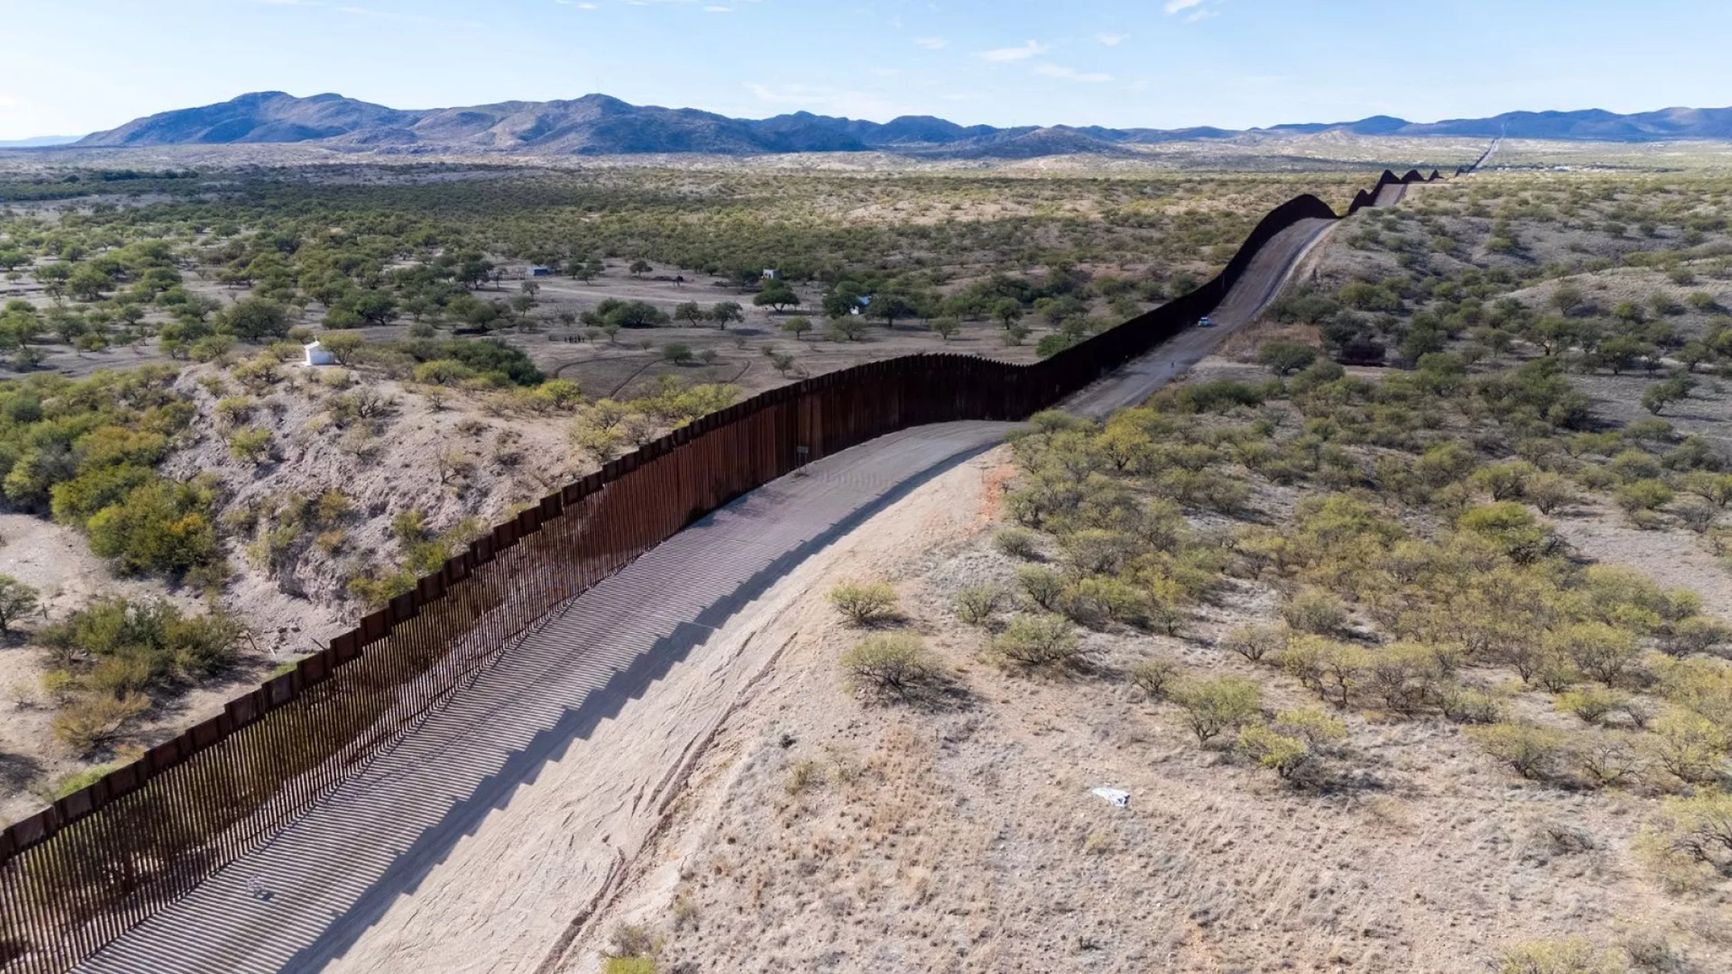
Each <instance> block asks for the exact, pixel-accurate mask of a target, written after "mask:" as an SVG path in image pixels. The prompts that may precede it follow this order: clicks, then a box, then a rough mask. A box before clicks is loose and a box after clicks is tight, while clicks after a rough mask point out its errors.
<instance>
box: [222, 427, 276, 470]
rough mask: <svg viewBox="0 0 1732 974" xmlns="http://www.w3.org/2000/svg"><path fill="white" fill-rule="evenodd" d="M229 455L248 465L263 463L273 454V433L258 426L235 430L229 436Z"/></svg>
mask: <svg viewBox="0 0 1732 974" xmlns="http://www.w3.org/2000/svg"><path fill="white" fill-rule="evenodd" d="M229 453H230V455H232V456H233V457H234V458H235V459H236V460H241V461H244V462H246V463H253V464H257V463H260V462H263V461H264V460H265V459H266V458H268V457H269V456H270V454H271V431H270V430H268V429H265V428H263V427H257V426H253V427H248V428H246V429H238V430H235V431H234V432H232V433H230V434H229Z"/></svg>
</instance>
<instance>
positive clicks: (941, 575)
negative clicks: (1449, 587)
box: [559, 458, 1719, 974]
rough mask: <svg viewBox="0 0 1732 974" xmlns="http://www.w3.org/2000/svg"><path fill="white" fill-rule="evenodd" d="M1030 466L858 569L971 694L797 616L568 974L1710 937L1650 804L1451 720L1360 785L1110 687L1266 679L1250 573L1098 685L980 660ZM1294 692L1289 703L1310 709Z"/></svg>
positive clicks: (1438, 950)
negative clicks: (1577, 786) (922, 690)
mask: <svg viewBox="0 0 1732 974" xmlns="http://www.w3.org/2000/svg"><path fill="white" fill-rule="evenodd" d="M989 459H990V458H989ZM1006 478H1007V471H1006V470H1003V469H1001V470H1000V471H999V472H998V473H997V474H996V475H988V476H986V477H983V478H980V479H978V480H971V481H968V482H959V483H956V484H954V485H953V486H954V487H955V488H957V490H956V491H955V492H953V493H952V494H950V495H949V496H948V497H947V498H946V501H947V504H948V507H949V515H948V516H949V517H950V518H951V519H952V523H953V524H954V525H955V526H956V528H955V529H954V530H950V531H931V532H929V533H928V534H927V535H926V536H925V537H924V538H923V544H922V545H921V546H920V547H919V548H917V549H913V550H903V551H898V552H895V553H894V554H893V555H891V556H890V557H887V558H886V557H880V558H876V559H873V558H870V557H867V555H866V553H865V552H862V553H861V554H860V555H859V556H858V557H857V559H856V561H855V562H854V563H853V564H852V565H850V566H849V569H850V571H849V572H847V573H846V574H853V575H858V574H860V573H863V572H870V573H875V574H877V575H879V576H880V577H887V578H895V579H900V580H901V581H900V582H899V584H898V587H899V589H900V590H901V592H902V595H903V604H904V606H905V607H906V609H907V614H908V616H909V620H908V623H907V624H908V626H909V628H912V629H913V630H915V631H917V632H920V633H921V634H923V635H924V636H926V638H927V640H928V644H929V645H930V646H932V647H933V648H934V649H935V650H936V651H937V652H939V653H940V654H941V656H942V658H943V659H944V661H945V663H946V664H947V665H948V667H949V668H950V672H951V674H952V676H953V678H954V680H955V681H956V682H957V683H958V684H959V687H960V689H958V690H956V691H955V692H954V693H953V694H952V695H951V696H952V697H953V699H954V701H955V702H954V703H953V705H951V706H946V707H942V708H935V709H921V708H910V707H898V706H886V705H883V704H879V703H874V702H872V701H870V700H862V699H858V698H855V697H854V696H852V695H851V694H849V693H848V692H847V691H846V690H845V689H844V688H843V687H842V686H841V684H840V680H839V674H838V671H837V667H836V660H837V657H838V656H839V654H840V653H841V652H842V651H843V650H844V649H845V648H846V647H847V646H849V645H851V644H852V643H853V642H855V641H856V640H858V639H859V635H860V634H859V633H858V632H857V631H854V630H851V629H848V628H847V627H845V626H843V625H842V624H841V623H840V622H839V621H838V620H837V618H836V617H835V614H834V613H833V612H831V611H828V610H827V609H826V608H824V607H822V606H812V605H808V606H806V607H805V608H804V609H802V610H800V611H798V612H796V613H795V614H794V615H792V616H791V617H789V618H787V619H785V620H783V621H782V622H781V625H784V626H785V627H786V629H785V632H786V633H787V634H788V636H789V637H790V638H791V640H792V641H791V642H790V644H789V648H788V650H787V651H786V653H785V654H784V656H783V658H782V659H781V660H780V661H778V663H777V665H776V667H775V669H774V671H773V672H772V674H771V675H770V676H769V678H768V679H767V680H766V681H765V684H764V686H763V689H762V690H761V691H760V692H759V694H758V695H757V696H756V697H755V698H753V699H752V700H750V701H749V702H748V703H747V704H746V705H745V706H744V708H743V709H742V710H741V711H740V712H739V713H738V714H736V715H735V716H734V717H733V718H731V719H730V720H729V721H728V723H727V725H726V726H725V727H724V728H723V731H722V733H721V734H719V735H718V736H717V738H716V740H715V742H714V744H713V745H712V746H711V747H710V749H709V750H708V752H707V753H706V754H705V756H704V758H703V760H702V761H701V762H700V764H699V765H698V767H697V768H696V770H695V771H694V772H693V773H692V777H691V781H692V786H691V787H690V788H688V789H687V790H686V792H684V793H683V794H682V795H681V796H680V797H679V799H678V800H677V801H676V803H675V805H674V808H673V815H672V819H671V821H670V823H669V824H668V826H667V827H666V828H665V829H664V830H663V831H662V832H661V834H660V835H659V836H658V839H657V842H656V844H655V845H654V846H652V847H651V849H650V850H648V851H647V852H646V853H645V854H644V855H642V856H640V857H639V859H638V861H637V862H635V863H633V864H632V870H633V871H632V874H631V878H630V880H629V881H628V883H627V884H626V886H625V890H624V892H623V893H622V894H621V895H620V896H619V897H618V898H617V900H615V901H614V903H613V904H611V905H610V906H609V908H608V909H607V910H605V911H604V912H603V913H602V915H601V916H599V917H598V918H597V919H596V920H595V921H594V922H592V923H590V924H589V925H588V926H587V928H586V930H585V934H584V936H583V937H582V938H580V939H579V940H578V941H577V942H575V943H574V945H573V947H572V949H571V950H569V951H568V952H567V953H566V954H565V955H564V957H563V960H562V964H561V966H560V968H559V969H560V970H563V971H573V972H590V971H595V970H598V969H599V967H600V965H601V962H602V959H603V951H605V949H606V948H607V944H608V935H609V933H610V931H612V930H613V929H615V928H616V927H617V926H618V925H620V924H626V923H629V924H636V925H640V926H643V927H645V928H647V929H649V930H650V931H652V932H653V934H654V935H655V936H657V937H659V938H660V939H662V941H663V946H662V950H661V955H660V958H659V960H660V962H661V964H662V968H661V969H663V970H690V971H709V970H733V971H788V970H824V971H838V972H851V971H861V972H865V971H873V972H882V971H995V972H996V971H1130V970H1163V971H1187V972H1189V971H1197V972H1225V971H1235V972H1238V971H1243V972H1250V971H1269V972H1274V971H1366V972H1371V971H1379V972H1383V971H1387V972H1392V974H1393V972H1418V971H1425V972H1434V971H1435V972H1451V974H1456V972H1459V974H1474V972H1482V971H1484V970H1486V969H1487V968H1486V965H1487V963H1488V959H1489V958H1490V957H1491V956H1493V955H1495V952H1496V951H1497V950H1499V949H1501V948H1503V947H1504V946H1507V945H1509V944H1511V943H1514V942H1519V941H1523V940H1526V939H1529V938H1533V937H1542V936H1555V935H1559V934H1562V933H1575V932H1582V933H1587V934H1589V935H1592V936H1594V937H1595V938H1596V939H1600V940H1602V941H1603V940H1604V939H1605V936H1606V935H1607V933H1608V932H1623V933H1628V932H1633V931H1636V930H1659V931H1665V932H1669V933H1670V932H1675V931H1678V930H1686V931H1692V932H1694V933H1698V934H1707V935H1710V936H1712V935H1713V929H1714V925H1715V922H1716V921H1715V919H1714V918H1715V916H1716V913H1717V911H1718V909H1719V907H1718V906H1715V905H1714V904H1712V903H1708V904H1696V905H1684V906H1680V905H1678V904H1676V903H1674V902H1671V901H1669V900H1668V899H1667V898H1665V897H1664V896H1662V895H1661V894H1660V893H1659V891H1658V889H1657V888H1656V887H1654V886H1653V885H1652V884H1651V883H1647V882H1644V881H1642V880H1641V870H1640V868H1639V867H1638V866H1637V865H1636V864H1635V863H1634V861H1633V859H1632V857H1631V854H1630V848H1629V841H1630V837H1631V833H1632V831H1633V824H1634V823H1633V821H1632V819H1633V817H1634V816H1635V814H1636V809H1637V806H1638V804H1639V802H1638V801H1637V800H1635V799H1611V800H1607V799H1605V798H1604V797H1601V796H1588V795H1575V794H1570V793H1567V792H1562V791H1558V790H1556V789H1551V788H1545V787H1540V786H1534V785H1528V784H1524V783H1520V782H1519V781H1516V780H1514V779H1512V778H1511V777H1510V776H1508V775H1507V774H1505V773H1504V772H1503V771H1502V770H1500V769H1499V768H1496V767H1494V766H1493V764H1492V763H1491V761H1490V760H1489V759H1488V758H1486V757H1485V756H1484V755H1483V754H1482V753H1480V752H1479V751H1478V749H1477V748H1476V747H1475V746H1474V745H1472V744H1471V743H1470V742H1468V741H1467V740H1466V739H1465V738H1464V737H1463V736H1462V735H1461V733H1460V731H1459V729H1457V728H1455V727H1453V726H1450V725H1447V724H1445V723H1443V722H1439V721H1423V722H1409V723H1400V722H1390V723H1378V722H1374V721H1370V720H1367V719H1364V718H1361V717H1354V718H1352V719H1351V720H1350V724H1351V730H1352V737H1351V745H1350V748H1349V753H1348V755H1347V756H1346V757H1345V758H1344V759H1343V763H1344V764H1345V765H1347V766H1349V767H1350V768H1351V772H1350V779H1349V780H1350V781H1351V782H1352V784H1350V785H1348V786H1347V787H1344V788H1341V789H1339V790H1338V791H1336V792H1334V793H1331V794H1328V795H1318V794H1305V793H1296V792H1294V791H1292V790H1290V789H1287V788H1285V787H1284V786H1281V785H1280V784H1278V783H1277V782H1276V781H1275V780H1274V779H1273V778H1272V777H1270V776H1268V775H1266V774H1263V773H1260V772H1258V771H1257V770H1256V769H1254V768H1251V767H1247V766H1244V765H1243V764H1242V763H1238V762H1233V761H1231V760H1229V759H1227V758H1225V756H1224V755H1223V754H1222V753H1221V752H1220V751H1219V750H1214V749H1199V748H1198V747H1197V745H1196V742H1195V740H1194V739H1193V738H1191V737H1190V735H1189V732H1188V731H1187V730H1185V728H1184V726H1183V724H1182V722H1181V720H1180V719H1179V714H1178V713H1177V712H1176V711H1175V710H1174V709H1173V708H1172V707H1170V706H1151V705H1150V704H1148V703H1147V702H1146V701H1145V700H1143V699H1142V698H1141V696H1140V694H1138V693H1136V692H1135V691H1133V690H1130V689H1128V688H1127V687H1125V685H1124V684H1123V683H1122V682H1121V681H1120V680H1119V679H1117V678H1116V677H1115V674H1116V673H1118V672H1120V671H1121V670H1122V668H1123V667H1124V666H1126V665H1128V664H1129V663H1131V662H1133V661H1135V660H1138V659H1143V658H1148V657H1150V656H1164V657H1167V658H1173V659H1177V660H1181V661H1182V662H1183V663H1184V664H1186V665H1188V666H1192V667H1196V668H1199V669H1206V670H1210V671H1217V672H1238V673H1242V674H1246V675H1249V674H1251V673H1252V672H1253V669H1254V668H1253V667H1251V666H1250V665H1249V664H1246V663H1245V662H1244V661H1243V660H1240V659H1238V658H1237V657H1234V656H1232V655H1231V654H1229V653H1226V652H1225V651H1222V650H1218V649H1215V648H1214V647H1213V646H1211V645H1210V644H1211V641H1212V639H1211V637H1212V636H1213V635H1215V634H1218V632H1219V631H1221V630H1223V629H1225V628H1226V627H1227V625H1228V624H1229V623H1230V622H1232V621H1236V620H1237V619H1242V618H1245V617H1246V616H1252V615H1256V614H1258V612H1259V609H1260V611H1261V612H1263V613H1267V612H1268V610H1269V607H1270V602H1269V600H1267V599H1261V600H1260V599H1259V598H1258V595H1257V593H1255V592H1251V591H1243V590H1242V591H1239V592H1236V593H1234V595H1233V596H1232V597H1231V599H1230V600H1229V605H1228V606H1227V607H1225V608H1224V609H1223V610H1221V611H1211V612H1210V613H1208V616H1207V617H1206V618H1205V619H1203V620H1200V621H1199V623H1198V625H1197V627H1196V629H1195V631H1193V632H1191V633H1189V634H1188V636H1189V637H1190V638H1187V639H1170V638H1166V637H1158V636H1149V635H1129V636H1103V635H1101V634H1094V635H1090V636H1089V637H1088V643H1087V645H1088V646H1089V648H1090V650H1091V652H1092V653H1093V654H1094V663H1095V670H1094V672H1093V673H1091V674H1088V675H1083V676H1078V677H1074V678H1060V679H1030V678H1026V677H1019V676H1015V675H1011V674H1007V673H1004V672H1002V671H1000V670H998V669H997V668H995V667H993V666H991V665H989V664H984V663H982V662H981V661H980V660H979V658H978V657H977V655H976V654H977V652H978V650H979V648H980V646H981V645H982V644H983V642H984V639H985V636H984V634H982V633H980V632H979V631H978V630H971V629H969V628H968V627H964V626H960V625H958V624H957V623H956V622H955V621H954V618H953V616H952V615H951V609H950V604H951V603H950V600H951V598H953V593H954V592H955V591H956V589H957V588H959V587H961V586H963V585H966V584H973V583H977V582H979V581H981V580H982V579H986V578H999V577H1005V576H1007V575H1008V574H1009V573H1010V571H1011V566H1010V565H1009V564H1008V562H1007V560H1006V559H1004V558H1003V556H1001V555H998V554H997V553H996V552H994V551H992V550H991V548H990V546H989V545H988V544H987V543H986V540H987V539H986V537H985V532H986V528H987V525H988V524H989V522H990V521H991V519H992V513H993V511H994V509H995V507H996V494H995V491H996V489H997V487H998V486H999V485H1001V484H1002V483H1003V482H1004V481H1005V479H1006ZM965 488H966V489H965ZM898 513H899V514H902V515H904V516H905V517H907V518H908V519H910V520H911V521H913V520H915V519H918V518H920V517H921V516H922V514H921V512H919V511H916V510H913V509H899V510H898ZM885 530H887V531H888V530H891V527H890V525H886V526H885ZM1263 678H1264V679H1266V671H1265V674H1264V675H1263ZM1272 692H1273V693H1274V695H1275V699H1273V700H1271V701H1270V705H1271V706H1274V707H1277V708H1278V707H1280V706H1288V705H1298V704H1300V703H1303V702H1306V701H1308V700H1309V699H1310V698H1309V696H1308V695H1307V694H1306V693H1304V692H1303V691H1302V690H1300V689H1299V688H1298V687H1297V686H1296V685H1295V686H1286V685H1283V684H1281V683H1280V682H1279V681H1277V683H1276V684H1275V685H1274V686H1273V689H1272ZM1099 786H1111V787H1116V788H1121V789H1124V790H1127V791H1129V792H1130V793H1131V796H1132V797H1131V800H1130V804H1129V807H1128V808H1124V809H1118V808H1114V807H1112V806H1111V805H1109V804H1108V803H1106V802H1105V801H1103V800H1101V799H1099V798H1097V797H1095V796H1094V795H1092V794H1090V789H1092V788H1095V787H1099ZM1558 834H1566V835H1571V836H1583V837H1585V838H1586V841H1587V844H1588V847H1587V848H1584V849H1575V850H1574V851H1570V850H1567V849H1566V848H1564V846H1563V843H1562V842H1561V840H1555V839H1554V836H1555V835H1558ZM1704 969H1706V968H1704Z"/></svg>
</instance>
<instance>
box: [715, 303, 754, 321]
mask: <svg viewBox="0 0 1732 974" xmlns="http://www.w3.org/2000/svg"><path fill="white" fill-rule="evenodd" d="M710 320H711V321H714V322H715V323H716V327H717V328H726V327H728V325H729V323H731V322H735V321H745V320H746V309H744V308H742V307H740V305H739V303H738V302H735V301H718V302H716V304H715V306H714V307H712V308H710Z"/></svg>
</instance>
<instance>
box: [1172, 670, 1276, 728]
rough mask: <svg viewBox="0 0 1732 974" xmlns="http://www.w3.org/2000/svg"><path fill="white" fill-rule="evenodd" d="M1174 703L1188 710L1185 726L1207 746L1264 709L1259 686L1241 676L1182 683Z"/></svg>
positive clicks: (1186, 711) (1174, 694) (1175, 694)
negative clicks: (1210, 741) (1224, 732)
mask: <svg viewBox="0 0 1732 974" xmlns="http://www.w3.org/2000/svg"><path fill="white" fill-rule="evenodd" d="M1172 697H1173V701H1174V702H1175V703H1177V704H1178V705H1179V706H1180V707H1182V708H1184V710H1185V723H1186V725H1187V726H1189V727H1190V729H1191V733H1193V734H1195V735H1197V742H1198V743H1199V744H1206V743H1208V742H1209V740H1210V739H1212V738H1214V737H1216V736H1218V735H1219V734H1220V733H1221V732H1222V731H1225V730H1227V729H1229V728H1233V727H1239V726H1241V725H1243V724H1245V723H1247V722H1249V721H1250V720H1251V719H1252V718H1253V717H1255V716H1257V714H1258V712H1259V711H1260V710H1261V709H1262V706H1263V691H1262V689H1261V688H1260V687H1258V685H1257V684H1256V683H1255V682H1253V681H1251V680H1247V679H1245V678H1244V677H1238V676H1219V677H1215V678H1214V679H1209V680H1197V681H1194V682H1189V683H1184V684H1180V685H1179V686H1178V687H1176V688H1175V689H1174V690H1173V693H1172Z"/></svg>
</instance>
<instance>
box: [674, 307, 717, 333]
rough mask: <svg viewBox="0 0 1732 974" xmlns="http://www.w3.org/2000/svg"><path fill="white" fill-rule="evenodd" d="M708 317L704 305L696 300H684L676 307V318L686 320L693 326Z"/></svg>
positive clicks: (676, 319)
mask: <svg viewBox="0 0 1732 974" xmlns="http://www.w3.org/2000/svg"><path fill="white" fill-rule="evenodd" d="M707 317H709V316H708V315H707V314H705V313H704V307H703V305H701V304H698V303H697V302H696V301H686V302H682V303H681V304H679V305H678V306H676V307H675V308H674V320H675V321H680V322H684V323H686V324H688V325H691V326H693V327H696V326H697V324H698V323H699V322H701V321H703V320H704V319H705V318H707Z"/></svg>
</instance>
